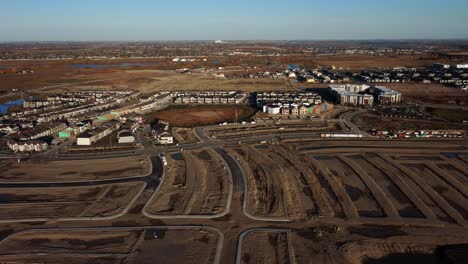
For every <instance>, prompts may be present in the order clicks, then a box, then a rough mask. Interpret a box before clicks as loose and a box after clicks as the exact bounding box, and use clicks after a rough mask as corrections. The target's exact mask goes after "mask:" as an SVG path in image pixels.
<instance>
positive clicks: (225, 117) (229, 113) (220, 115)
mask: <svg viewBox="0 0 468 264" xmlns="http://www.w3.org/2000/svg"><path fill="white" fill-rule="evenodd" d="M236 109H237V118H238V120H239V121H240V120H244V119H248V118H249V117H251V116H253V115H254V114H255V113H256V111H257V110H256V109H255V108H253V107H250V106H247V105H210V106H205V105H203V106H202V105H200V106H172V107H170V108H167V109H165V110H162V111H158V112H155V113H151V114H148V115H147V120H148V121H149V122H153V121H154V120H156V119H159V120H163V121H166V122H169V123H170V124H171V125H172V126H175V127H194V126H201V125H214V124H219V123H223V122H232V121H234V120H235V119H236Z"/></svg>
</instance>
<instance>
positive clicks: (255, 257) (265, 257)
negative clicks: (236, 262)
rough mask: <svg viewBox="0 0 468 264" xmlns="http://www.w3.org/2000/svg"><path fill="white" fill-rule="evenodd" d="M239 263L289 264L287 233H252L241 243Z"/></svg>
mask: <svg viewBox="0 0 468 264" xmlns="http://www.w3.org/2000/svg"><path fill="white" fill-rule="evenodd" d="M242 253H243V254H242V257H241V260H242V262H241V263H245V264H247V263H278V264H287V263H290V258H289V247H288V237H287V233H286V232H283V233H272V232H252V233H250V234H248V235H247V236H246V237H245V238H244V241H243V243H242Z"/></svg>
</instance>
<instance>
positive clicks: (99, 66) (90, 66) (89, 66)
mask: <svg viewBox="0 0 468 264" xmlns="http://www.w3.org/2000/svg"><path fill="white" fill-rule="evenodd" d="M158 64H159V63H155V62H142V63H128V62H125V63H120V64H72V65H70V66H68V67H71V68H73V69H105V68H112V67H144V66H154V65H158Z"/></svg>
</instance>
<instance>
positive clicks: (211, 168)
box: [145, 149, 229, 215]
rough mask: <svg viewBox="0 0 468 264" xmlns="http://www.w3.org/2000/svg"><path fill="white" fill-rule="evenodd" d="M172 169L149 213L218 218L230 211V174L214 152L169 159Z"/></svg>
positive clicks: (152, 201) (175, 154)
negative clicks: (228, 206)
mask: <svg viewBox="0 0 468 264" xmlns="http://www.w3.org/2000/svg"><path fill="white" fill-rule="evenodd" d="M167 161H168V164H169V165H168V167H167V171H166V175H165V178H164V181H163V183H162V186H161V189H160V190H159V192H158V193H157V194H156V195H155V196H154V197H153V198H152V199H151V200H150V201H149V202H148V204H147V205H146V208H145V211H146V212H147V213H149V214H152V215H176V214H185V215H190V214H203V215H210V214H218V213H221V212H223V211H224V209H225V208H226V202H227V197H228V193H229V182H228V174H227V171H226V169H225V167H224V164H223V163H222V161H221V160H220V158H219V156H218V155H217V154H216V153H215V152H214V151H213V150H211V149H201V150H194V151H184V152H182V153H173V154H171V155H167Z"/></svg>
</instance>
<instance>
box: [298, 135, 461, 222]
mask: <svg viewBox="0 0 468 264" xmlns="http://www.w3.org/2000/svg"><path fill="white" fill-rule="evenodd" d="M389 144H390V143H389ZM434 145H437V144H434ZM417 146H418V145H417V144H416V143H414V144H410V145H402V144H400V145H399V147H398V148H391V147H390V146H388V149H381V150H380V151H377V150H376V149H375V148H377V149H378V148H379V146H375V147H372V148H369V149H367V148H366V147H362V149H360V148H359V147H357V146H356V148H355V149H352V148H351V147H347V146H344V147H343V148H342V149H340V148H337V149H334V150H331V149H330V150H328V151H325V149H326V147H325V148H324V149H321V148H317V149H315V148H314V149H309V148H308V147H307V146H304V144H301V146H300V147H299V149H300V151H301V152H302V153H304V154H306V155H308V157H309V158H310V159H311V161H312V160H313V162H314V163H315V164H317V166H319V168H320V171H321V172H322V174H323V175H328V181H329V185H330V186H331V189H332V191H333V192H334V193H336V194H340V195H341V196H342V197H341V198H340V197H339V196H338V195H337V196H336V197H335V198H336V199H337V201H336V202H339V203H341V204H342V208H347V209H348V210H349V209H350V208H351V209H352V210H349V213H348V214H347V215H348V217H356V216H359V217H387V218H395V219H396V218H400V217H402V218H415V219H418V218H424V219H427V220H432V221H439V222H447V223H459V224H463V225H464V224H466V220H467V216H468V215H467V213H466V209H468V200H466V198H465V197H464V195H466V194H467V193H468V192H467V190H466V189H465V187H462V186H463V184H464V183H465V182H466V177H468V175H467V174H466V173H461V171H462V170H463V169H466V166H467V165H466V163H461V162H460V160H459V158H458V154H455V153H454V154H453V155H445V154H444V153H445V152H443V151H444V150H443V149H444V146H440V145H439V146H426V147H423V145H420V147H417ZM437 148H439V149H438V150H437ZM456 148H457V145H456V144H454V145H452V146H450V145H448V144H447V145H445V149H446V151H447V152H453V151H455V150H454V149H456ZM458 148H459V147H458ZM402 153H404V154H402ZM462 153H465V152H462ZM436 158H437V159H436ZM439 163H440V164H444V165H443V167H442V169H441V168H440V167H438V166H436V165H434V164H439ZM425 166H429V168H430V169H431V170H429V169H427V168H426V167H425ZM447 166H450V169H451V170H457V171H458V173H457V174H453V173H452V172H451V171H446V170H445V169H446V168H449V167H447ZM465 171H466V170H465ZM460 180H461V181H460ZM462 182H463V183H462Z"/></svg>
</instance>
